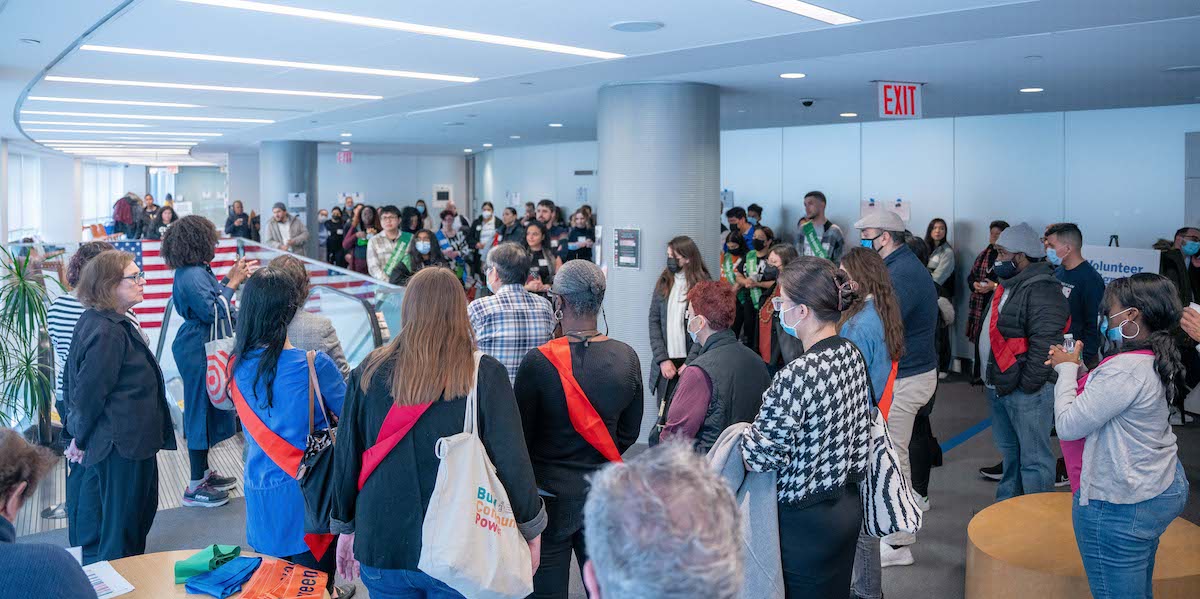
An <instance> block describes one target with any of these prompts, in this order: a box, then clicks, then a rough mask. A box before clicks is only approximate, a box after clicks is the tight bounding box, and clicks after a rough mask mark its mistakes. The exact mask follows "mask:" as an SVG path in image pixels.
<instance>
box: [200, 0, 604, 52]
mask: <svg viewBox="0 0 1200 599" xmlns="http://www.w3.org/2000/svg"><path fill="white" fill-rule="evenodd" d="M182 1H183V2H191V3H193V4H207V5H209V6H223V7H226V8H238V9H241V10H253V11H257V12H265V13H271V14H276V15H289V16H293V17H304V18H307V19H317V20H321V21H332V22H335V23H346V24H348V25H361V26H363V27H375V28H378V29H391V30H393V31H405V32H408V33H418V34H421V35H434V36H439V37H449V38H454V39H460V40H468V41H472V42H483V43H486V44H498V45H501V46H515V47H517V48H527V49H530V50H543V51H545V52H557V53H560V54H573V55H575V56H587V57H589V58H603V59H610V58H624V57H625V55H624V54H616V53H614V52H602V51H600V50H589V49H587V48H577V47H575V46H564V45H561V44H550V43H546V42H535V41H533V40H524V39H520V38H515V37H506V36H503V35H491V34H487V33H476V32H474V31H463V30H461V29H448V28H446V27H431V26H429V25H418V24H416V23H405V22H403V21H393V20H391V19H378V18H374V17H360V16H358V15H350V14H345V13H337V12H330V11H325V10H312V9H307V8H297V7H294V6H280V5H278V4H267V3H264V2H250V1H248V0H182Z"/></svg>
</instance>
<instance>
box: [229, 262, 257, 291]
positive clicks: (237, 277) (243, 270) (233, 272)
mask: <svg viewBox="0 0 1200 599" xmlns="http://www.w3.org/2000/svg"><path fill="white" fill-rule="evenodd" d="M252 268H254V269H257V268H258V260H247V259H246V257H245V256H242V257H241V258H238V261H237V263H236V264H234V265H233V268H230V269H229V275H228V276H229V285H228V286H229V288H230V289H236V288H237V287H238V285H241V284H242V282H243V281H245V280H246V279H248V278H250V273H251V272H253V271H252V270H251V269H252Z"/></svg>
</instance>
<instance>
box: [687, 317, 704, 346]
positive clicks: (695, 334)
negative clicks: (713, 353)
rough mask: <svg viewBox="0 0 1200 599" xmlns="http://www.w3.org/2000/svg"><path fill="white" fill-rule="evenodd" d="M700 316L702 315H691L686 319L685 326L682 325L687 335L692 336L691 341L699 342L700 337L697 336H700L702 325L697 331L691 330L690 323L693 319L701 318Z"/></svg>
mask: <svg viewBox="0 0 1200 599" xmlns="http://www.w3.org/2000/svg"><path fill="white" fill-rule="evenodd" d="M701 318H703V317H702V316H693V317H691V318H689V319H688V321H687V323H686V324H685V326H684V328H685V329H686V330H687V334H688V336H689V337H691V338H692V343H699V342H700V338H699V337H700V331H703V330H704V325H701V326H700V330H699V331H693V330H692V323H693V322H695V321H698V320H699V319H701Z"/></svg>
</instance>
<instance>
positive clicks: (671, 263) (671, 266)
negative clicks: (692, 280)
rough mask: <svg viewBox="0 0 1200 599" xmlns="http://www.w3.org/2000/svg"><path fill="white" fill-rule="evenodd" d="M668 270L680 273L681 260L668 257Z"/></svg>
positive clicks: (672, 272)
mask: <svg viewBox="0 0 1200 599" xmlns="http://www.w3.org/2000/svg"><path fill="white" fill-rule="evenodd" d="M667 271H668V272H670V273H671V274H678V273H679V261H678V260H676V259H674V258H667Z"/></svg>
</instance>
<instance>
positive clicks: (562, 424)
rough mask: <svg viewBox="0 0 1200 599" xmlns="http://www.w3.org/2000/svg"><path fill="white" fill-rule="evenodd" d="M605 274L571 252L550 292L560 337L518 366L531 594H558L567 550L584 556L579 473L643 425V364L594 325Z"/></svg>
mask: <svg viewBox="0 0 1200 599" xmlns="http://www.w3.org/2000/svg"><path fill="white" fill-rule="evenodd" d="M604 290H605V280H604V273H603V272H601V271H600V268H599V267H597V266H596V265H595V264H593V263H591V262H587V261H584V260H572V261H571V262H568V263H566V264H564V265H563V267H562V269H561V270H559V271H558V274H557V275H556V276H555V277H554V287H553V288H552V289H551V291H550V297H551V301H552V302H553V304H554V316H555V318H556V319H557V320H559V321H560V322H561V323H562V331H563V336H562V337H559V338H558V339H554V340H552V341H550V342H549V343H546V344H545V345H543V346H541V347H539V348H537V350H534V351H531V352H529V353H528V354H526V355H525V358H524V359H523V360H522V361H521V366H520V367H519V368H518V369H517V380H516V385H515V389H514V390H515V391H516V395H517V405H518V407H519V408H520V410H521V424H522V425H523V428H524V431H525V441H526V443H527V444H528V447H529V457H530V459H531V460H532V462H533V471H534V474H535V476H536V477H537V483H538V489H539V490H540V491H541V493H542V495H543V496H544V499H545V502H546V511H547V514H548V516H549V525H548V527H547V528H546V531H545V532H544V533H543V535H542V562H541V567H539V568H538V571H537V573H536V574H535V575H534V577H533V588H534V591H533V595H532V597H535V598H538V599H542V598H561V599H565V598H566V597H567V592H568V588H569V586H570V584H569V583H570V578H571V576H570V568H571V554H572V552H574V554H575V557H576V559H577V560H578V562H579V563H580V564H583V563H584V562H586V561H587V551H586V548H585V544H584V539H583V504H584V502H585V501H586V500H587V494H588V488H589V483H588V482H587V476H588V475H590V474H591V473H593V472H595V471H596V470H597V469H599V468H600V467H601V466H603V465H604V464H606V463H608V462H619V461H621V454H622V453H624V451H625V450H626V449H628V448H629V447H630V446H632V445H633V443H634V441H636V440H637V436H638V433H639V432H640V431H641V425H642V378H641V372H642V365H641V362H640V361H639V360H638V356H637V353H636V352H634V351H633V348H632V347H629V346H628V345H626V344H624V343H622V342H620V341H617V340H615V339H610V338H609V337H608V336H607V335H606V334H603V333H601V332H600V331H599V330H598V329H597V326H596V325H597V316H598V315H599V314H600V311H601V309H602V306H603V304H604Z"/></svg>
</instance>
